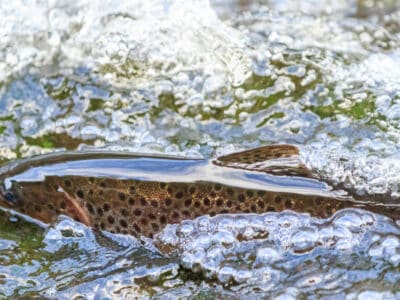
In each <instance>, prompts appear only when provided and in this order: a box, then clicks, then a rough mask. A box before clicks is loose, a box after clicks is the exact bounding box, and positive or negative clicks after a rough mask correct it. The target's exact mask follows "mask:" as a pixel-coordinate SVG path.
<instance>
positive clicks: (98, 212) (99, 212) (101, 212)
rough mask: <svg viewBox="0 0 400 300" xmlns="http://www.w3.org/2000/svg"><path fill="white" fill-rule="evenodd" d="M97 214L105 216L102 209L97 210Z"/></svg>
mask: <svg viewBox="0 0 400 300" xmlns="http://www.w3.org/2000/svg"><path fill="white" fill-rule="evenodd" d="M97 214H98V215H99V216H100V217H102V216H103V210H102V209H101V208H100V207H99V208H98V209H97Z"/></svg>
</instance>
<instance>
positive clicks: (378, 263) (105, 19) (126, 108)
mask: <svg viewBox="0 0 400 300" xmlns="http://www.w3.org/2000/svg"><path fill="white" fill-rule="evenodd" d="M0 28H1V29H0V40H1V44H0V160H2V161H4V162H6V161H8V160H11V159H13V158H16V157H29V156H31V155H34V154H39V153H45V152H50V151H60V150H64V149H67V150H85V149H92V148H96V149H99V148H102V149H109V150H129V151H139V152H145V153H168V154H176V155H184V156H187V157H193V158H199V157H204V158H210V157H213V156H214V155H221V154H226V153H229V152H232V151H236V150H241V149H248V148H251V147H255V146H259V145H265V144H272V143H285V142H287V143H292V144H297V145H299V146H300V148H301V150H302V159H303V160H304V161H305V162H306V163H307V165H308V166H309V167H312V168H314V169H316V170H317V171H318V172H319V174H320V175H321V176H322V177H324V178H326V179H329V181H330V182H332V183H333V184H337V185H338V186H339V187H340V186H345V187H347V188H352V189H354V190H355V191H356V193H358V194H359V195H360V197H362V196H363V195H365V194H371V195H377V196H379V195H391V196H393V197H398V196H399V192H400V191H399V182H400V178H399V174H400V169H399V168H400V164H399V146H398V145H399V144H400V143H399V140H400V135H399V133H400V131H399V130H400V127H399V123H398V121H399V117H400V72H399V70H400V47H399V46H400V45H399V38H400V33H399V32H400V10H399V6H398V3H397V1H391V0H383V1H377V0H376V1H362V0H359V1H329V0H325V1H312V0H309V1H294V0H292V1H290V0H288V1H260V2H259V3H256V2H253V1H240V2H239V1H238V2H231V1H212V2H211V3H208V2H207V1H204V0H191V1H178V0H176V1H173V0H170V1H161V0H160V1H155V0H154V1H146V2H143V1H107V2H104V1H101V3H100V1H95V2H94V1H85V0H80V1H75V2H74V3H72V2H70V1H38V0H37V1H34V0H31V1H19V0H17V1H9V2H7V3H6V2H4V1H0ZM2 214H3V216H2V217H1V218H0V220H1V230H0V248H1V249H0V259H1V266H0V282H1V284H2V287H1V289H0V295H2V296H3V297H13V298H15V297H23V296H24V297H32V296H34V295H40V296H41V297H48V298H52V297H56V298H68V299H69V298H73V297H75V299H82V298H83V299H84V298H87V299H93V298H96V297H97V298H128V299H129V298H134V297H137V296H142V297H148V298H150V297H155V298H168V297H169V298H173V297H189V296H192V295H194V296H193V297H194V298H198V299H203V298H215V297H221V298H223V297H233V298H235V297H238V298H240V297H244V298H245V297H250V296H254V297H276V298H278V297H281V298H280V299H292V298H304V297H310V298H323V299H333V298H335V299H337V298H347V299H396V298H400V295H399V294H398V293H399V288H398V287H397V282H398V280H399V275H398V274H399V257H398V256H399V253H400V235H399V226H398V225H396V224H395V223H393V222H392V221H391V220H388V219H386V218H384V217H383V216H378V215H373V214H370V213H366V212H363V211H358V210H351V211H343V212H339V213H338V214H336V215H335V216H334V217H332V218H331V219H327V220H317V219H313V218H310V217H309V216H307V215H302V214H295V213H287V212H284V213H280V214H275V213H274V214H266V215H262V216H254V215H247V216H244V215H243V216H237V217H225V218H222V220H221V218H220V217H214V218H210V219H209V218H204V217H203V218H201V219H198V220H195V221H193V222H184V223H183V224H181V225H174V226H172V227H170V228H169V229H167V230H166V231H165V232H164V233H163V234H162V235H161V236H160V237H159V239H158V240H156V241H155V245H153V244H152V243H151V242H148V244H146V245H142V244H140V243H138V241H136V240H135V239H134V238H131V237H122V236H118V235H111V234H107V233H96V232H92V231H91V230H89V229H87V228H85V227H83V226H81V225H79V224H77V223H74V222H73V221H71V220H68V219H60V220H59V221H58V222H56V223H55V224H54V225H53V226H52V227H46V226H45V227H43V225H41V224H36V223H32V220H30V221H23V220H22V219H21V218H18V220H17V219H15V217H10V216H9V215H8V213H5V212H4V213H2ZM221 224H222V225H221ZM21 237H28V238H21ZM222 241H225V242H222ZM193 245H195V247H194V246H193ZM160 249H163V251H162V252H159V251H160ZM167 250H168V251H167ZM250 275H251V276H250Z"/></svg>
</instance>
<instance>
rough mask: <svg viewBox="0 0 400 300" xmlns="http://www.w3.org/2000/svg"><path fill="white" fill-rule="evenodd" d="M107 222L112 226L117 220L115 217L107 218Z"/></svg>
mask: <svg viewBox="0 0 400 300" xmlns="http://www.w3.org/2000/svg"><path fill="white" fill-rule="evenodd" d="M107 221H108V223H110V224H114V222H115V219H114V217H113V216H108V217H107Z"/></svg>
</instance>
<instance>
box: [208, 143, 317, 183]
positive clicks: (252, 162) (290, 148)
mask: <svg viewBox="0 0 400 300" xmlns="http://www.w3.org/2000/svg"><path fill="white" fill-rule="evenodd" d="M213 163H214V164H215V165H219V166H224V167H229V168H236V169H244V170H249V171H257V172H264V173H268V174H272V175H278V176H298V177H306V178H315V174H313V172H312V171H311V170H310V169H308V168H307V167H306V165H305V164H304V163H302V161H301V159H300V153H299V148H297V147H296V146H294V145H287V144H281V145H269V146H263V147H259V148H255V149H250V150H246V151H241V152H236V153H232V154H228V155H224V156H221V157H218V158H217V159H215V160H213Z"/></svg>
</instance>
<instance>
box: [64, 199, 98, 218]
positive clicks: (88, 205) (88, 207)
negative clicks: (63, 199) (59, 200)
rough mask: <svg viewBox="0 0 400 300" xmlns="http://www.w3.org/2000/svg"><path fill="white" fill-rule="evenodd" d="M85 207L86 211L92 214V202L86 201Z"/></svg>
mask: <svg viewBox="0 0 400 300" xmlns="http://www.w3.org/2000/svg"><path fill="white" fill-rule="evenodd" d="M61 208H62V207H61ZM86 208H87V210H88V212H90V213H91V214H92V215H94V208H93V206H92V204H90V203H89V202H87V203H86Z"/></svg>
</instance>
